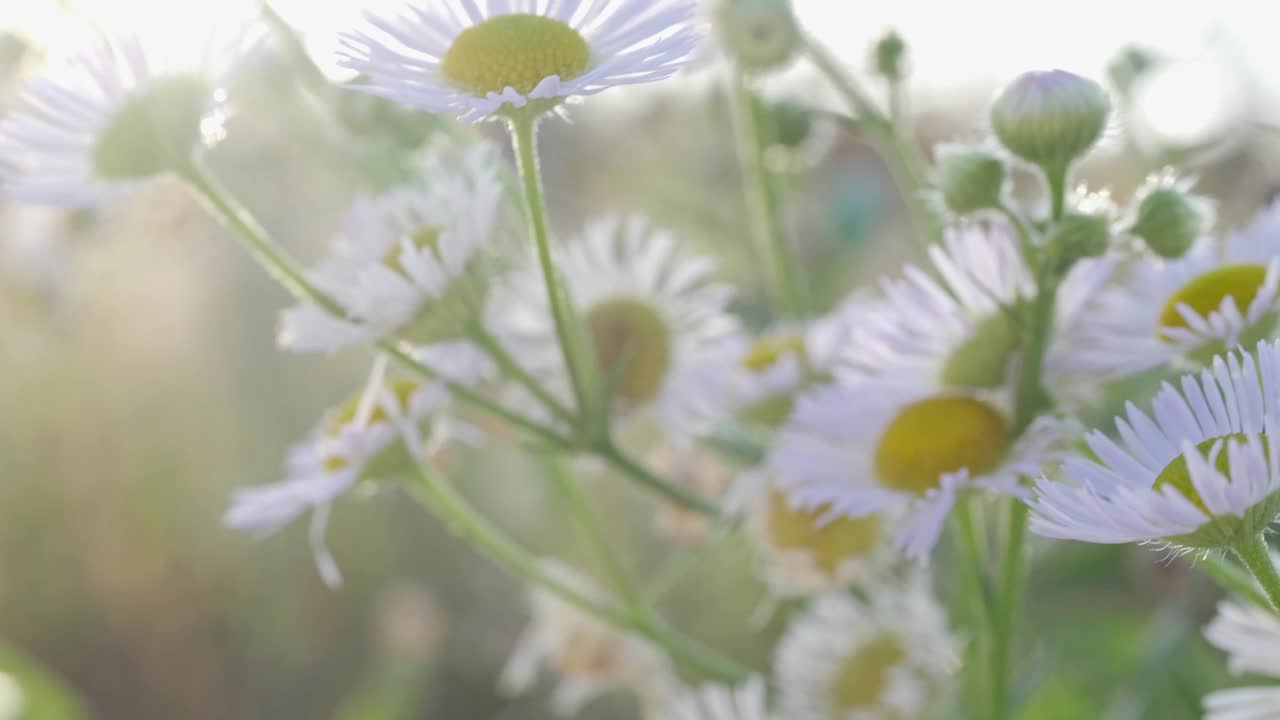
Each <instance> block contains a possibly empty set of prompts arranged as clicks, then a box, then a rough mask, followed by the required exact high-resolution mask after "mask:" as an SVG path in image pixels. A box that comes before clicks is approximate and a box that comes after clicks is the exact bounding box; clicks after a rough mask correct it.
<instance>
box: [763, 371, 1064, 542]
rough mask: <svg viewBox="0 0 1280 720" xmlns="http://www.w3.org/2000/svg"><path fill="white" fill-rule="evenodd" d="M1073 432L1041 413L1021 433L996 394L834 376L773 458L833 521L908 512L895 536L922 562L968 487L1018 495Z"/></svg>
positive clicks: (795, 494) (796, 489)
mask: <svg viewBox="0 0 1280 720" xmlns="http://www.w3.org/2000/svg"><path fill="white" fill-rule="evenodd" d="M1071 434H1072V426H1071V425H1070V424H1069V423H1066V422H1064V421H1060V420H1057V419H1055V418H1051V417H1042V418H1040V419H1039V420H1037V421H1035V422H1034V423H1033V424H1032V425H1031V427H1029V428H1028V429H1027V430H1026V432H1024V433H1023V434H1022V435H1021V436H1020V437H1017V438H1015V437H1014V436H1013V430H1012V428H1011V427H1010V418H1009V414H1008V412H1007V411H1006V410H1005V409H1004V408H1003V407H1002V405H1001V404H1000V403H999V402H997V401H996V400H995V399H994V397H993V396H991V395H986V394H975V393H962V392H956V391H952V390H949V389H947V388H944V387H939V386H937V385H928V384H924V383H919V384H915V385H911V384H898V383H885V382H869V381H863V382H857V383H853V384H849V385H837V384H830V385H825V386H822V387H820V388H817V389H816V390H813V391H811V392H809V393H807V394H805V395H803V396H801V397H800V400H799V402H798V404H797V407H796V410H795V412H794V413H793V414H792V416H791V419H790V420H789V421H788V422H787V424H786V425H785V426H783V428H782V431H781V433H780V436H779V439H778V443H777V445H776V446H775V447H774V448H773V450H772V452H771V453H770V456H769V460H768V462H769V465H770V466H771V468H772V470H773V471H774V472H775V473H776V476H777V478H778V483H779V484H780V486H781V487H782V489H783V490H785V491H786V492H787V494H788V495H789V496H790V497H791V499H792V502H793V503H794V504H795V505H798V506H800V507H804V508H809V509H811V510H815V509H818V508H822V509H823V511H824V517H825V518H827V519H830V518H835V517H850V518H859V517H866V516H868V515H872V514H875V513H884V512H901V513H903V517H902V522H901V524H900V525H899V526H898V531H897V533H896V535H895V538H894V544H895V545H897V546H898V547H899V548H902V549H904V550H905V551H906V552H907V554H908V555H910V556H911V557H913V558H916V559H920V560H923V559H926V558H927V557H928V555H929V552H930V551H931V550H932V549H933V546H934V543H935V542H936V541H937V539H938V534H939V533H940V532H941V530H942V525H943V523H944V522H945V521H946V518H947V514H948V513H949V512H950V510H951V507H952V506H953V505H954V504H955V502H956V500H957V497H958V496H959V495H960V494H962V493H964V492H966V491H971V490H973V491H977V490H986V491H991V492H997V493H1010V494H1017V493H1019V492H1020V489H1021V485H1020V482H1019V478H1020V477H1021V476H1023V475H1033V474H1035V473H1038V472H1039V471H1040V468H1041V467H1042V465H1043V464H1044V463H1045V462H1047V461H1049V460H1051V459H1053V458H1055V457H1058V448H1059V446H1061V445H1062V444H1063V443H1064V442H1066V441H1067V439H1068V438H1069V437H1070V436H1071Z"/></svg>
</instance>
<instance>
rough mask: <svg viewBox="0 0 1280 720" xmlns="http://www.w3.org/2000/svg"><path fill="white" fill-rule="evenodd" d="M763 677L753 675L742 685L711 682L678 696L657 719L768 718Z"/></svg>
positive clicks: (742, 719)
mask: <svg viewBox="0 0 1280 720" xmlns="http://www.w3.org/2000/svg"><path fill="white" fill-rule="evenodd" d="M765 700H766V698H765V684H764V679H763V678H760V677H753V678H751V679H750V680H748V681H747V682H746V684H744V685H743V686H742V687H739V688H725V687H720V686H716V685H708V686H706V687H704V688H701V689H699V690H698V691H696V692H686V693H684V694H682V695H680V696H678V697H676V698H675V699H674V700H673V701H672V702H671V704H669V705H668V706H667V707H666V708H665V709H664V710H663V711H662V712H661V713H659V714H658V716H657V718H656V720H769V718H770V715H769V709H768V706H767V705H766V702H765Z"/></svg>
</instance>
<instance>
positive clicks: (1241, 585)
mask: <svg viewBox="0 0 1280 720" xmlns="http://www.w3.org/2000/svg"><path fill="white" fill-rule="evenodd" d="M1198 565H1199V567H1200V569H1201V570H1203V571H1204V573H1205V574H1206V575H1208V576H1209V577H1210V578H1212V579H1213V581H1214V582H1216V583H1217V584H1218V585H1219V586H1220V587H1221V588H1222V589H1223V590H1226V591H1227V592H1229V593H1232V594H1234V595H1237V596H1239V597H1242V598H1244V599H1245V600H1248V601H1249V602H1251V603H1253V604H1254V605H1257V606H1258V607H1260V608H1266V609H1267V610H1270V609H1271V601H1270V600H1268V599H1267V596H1266V594H1265V593H1263V592H1262V590H1260V589H1259V588H1258V583H1257V582H1256V581H1255V580H1254V579H1253V577H1252V576H1251V575H1249V573H1247V572H1245V571H1244V570H1243V569H1241V568H1240V566H1239V565H1236V564H1235V563H1233V562H1231V561H1229V560H1227V559H1226V558H1225V557H1218V556H1214V555H1210V556H1209V557H1206V558H1204V559H1202V560H1201V561H1200V562H1199V563H1198Z"/></svg>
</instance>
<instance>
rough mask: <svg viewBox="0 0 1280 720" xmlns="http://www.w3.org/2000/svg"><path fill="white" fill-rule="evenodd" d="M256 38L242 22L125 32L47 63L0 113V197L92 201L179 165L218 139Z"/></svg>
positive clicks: (64, 202)
mask: <svg viewBox="0 0 1280 720" xmlns="http://www.w3.org/2000/svg"><path fill="white" fill-rule="evenodd" d="M173 22H175V23H178V24H181V23H183V22H184V21H183V20H182V19H178V18H175V19H173ZM155 27H166V25H164V24H161V23H157V24H156V25H155ZM255 37H256V33H255V32H254V31H253V27H252V26H251V25H250V24H249V23H247V22H222V23H217V24H215V27H213V28H212V29H208V28H206V29H205V32H204V33H202V35H201V38H202V41H198V42H183V43H175V42H168V43H162V42H161V40H162V39H163V38H152V37H143V36H139V35H137V34H132V33H124V34H119V35H115V36H112V37H109V38H104V39H102V40H100V41H99V43H98V44H97V45H96V46H93V47H90V48H88V49H86V50H84V51H82V52H81V53H79V54H78V55H75V56H73V57H69V58H66V59H65V60H63V61H61V62H59V63H57V64H55V65H54V66H52V67H51V68H49V69H48V70H47V71H46V72H45V73H44V74H43V75H40V76H38V77H36V78H34V79H32V80H31V81H30V82H28V83H27V85H26V86H25V87H24V88H23V90H22V92H21V94H20V97H19V100H18V103H17V105H16V107H14V108H13V110H12V111H10V112H9V113H8V114H6V115H4V116H3V117H2V118H0V195H3V196H4V197H7V198H9V199H11V200H17V201H22V202H32V203H43V204H51V205H63V206H68V207H87V206H95V205H99V204H101V203H103V202H106V201H109V200H111V199H112V198H115V197H119V196H120V195H121V194H123V193H125V192H126V191H127V190H128V189H129V188H130V187H132V186H134V185H136V184H137V183H138V182H141V181H143V180H146V179H148V178H152V177H155V176H158V175H163V174H167V173H172V172H179V171H182V170H183V169H184V168H186V167H188V166H189V165H190V163H191V162H192V157H193V155H194V154H195V153H197V152H198V151H200V150H201V149H204V148H207V147H210V146H212V145H213V144H215V143H217V142H218V141H220V140H221V139H222V136H223V129H222V123H223V120H224V119H225V118H224V113H222V112H221V111H220V109H219V105H220V103H221V102H222V101H224V100H225V99H226V92H225V89H224V86H225V85H226V84H227V82H228V81H229V79H230V75H231V73H232V71H233V70H234V69H235V68H236V67H237V65H238V62H239V61H240V60H243V58H244V56H245V55H246V54H247V52H248V50H249V48H250V46H251V44H252V41H253V40H254V39H255Z"/></svg>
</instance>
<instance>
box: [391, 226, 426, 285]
mask: <svg viewBox="0 0 1280 720" xmlns="http://www.w3.org/2000/svg"><path fill="white" fill-rule="evenodd" d="M409 242H411V243H413V246H414V247H416V248H418V249H419V250H428V249H429V250H431V252H432V253H433V254H434V255H435V256H436V257H437V258H438V257H439V256H440V231H439V230H438V229H437V228H422V229H421V230H419V231H417V232H415V233H414V234H413V235H412V236H410V237H409ZM403 256H404V244H403V243H400V242H397V243H396V244H394V245H392V246H391V248H390V249H389V250H387V254H386V255H383V256H382V264H383V265H386V266H387V267H389V268H391V269H392V270H395V271H396V272H398V273H400V274H401V275H404V276H406V277H408V273H406V272H405V269H404V265H403V264H401V261H402V259H403Z"/></svg>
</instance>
